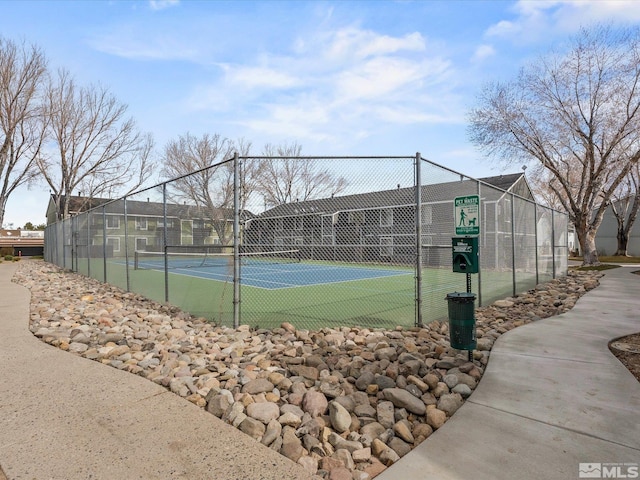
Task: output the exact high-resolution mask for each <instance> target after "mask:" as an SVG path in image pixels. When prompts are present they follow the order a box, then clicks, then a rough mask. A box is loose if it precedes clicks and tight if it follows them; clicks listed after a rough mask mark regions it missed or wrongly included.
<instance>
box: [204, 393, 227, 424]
mask: <svg viewBox="0 0 640 480" xmlns="http://www.w3.org/2000/svg"><path fill="white" fill-rule="evenodd" d="M230 406H231V401H230V400H229V397H228V396H227V395H222V394H218V395H214V396H212V397H211V398H209V395H207V412H209V413H212V414H213V415H215V416H216V417H218V418H222V415H224V412H226V411H227V408H229V407H230Z"/></svg>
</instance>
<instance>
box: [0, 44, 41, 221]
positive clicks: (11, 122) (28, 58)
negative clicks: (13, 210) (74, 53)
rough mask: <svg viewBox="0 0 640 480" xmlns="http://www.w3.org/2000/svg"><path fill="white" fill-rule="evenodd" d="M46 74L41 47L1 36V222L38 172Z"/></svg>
mask: <svg viewBox="0 0 640 480" xmlns="http://www.w3.org/2000/svg"><path fill="white" fill-rule="evenodd" d="M46 73H47V62H46V59H45V56H44V54H43V53H42V51H41V50H40V49H39V48H38V47H35V46H29V47H28V46H26V45H25V44H22V45H17V44H15V43H14V42H12V41H10V40H4V39H3V38H1V37H0V225H2V223H3V221H4V214H5V208H6V205H7V200H8V199H9V196H10V195H11V194H12V193H13V192H14V191H15V189H16V188H18V187H19V186H20V185H23V184H28V183H30V182H31V181H33V180H34V178H35V177H36V176H37V174H38V170H37V168H35V161H36V158H37V157H38V155H39V154H40V151H41V148H42V144H43V142H44V138H45V129H46V128H45V127H46V119H45V116H44V115H43V110H42V104H41V98H40V95H41V93H42V89H43V86H44V81H45V79H46Z"/></svg>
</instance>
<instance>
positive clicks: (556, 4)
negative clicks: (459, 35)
mask: <svg viewBox="0 0 640 480" xmlns="http://www.w3.org/2000/svg"><path fill="white" fill-rule="evenodd" d="M512 11H513V12H514V13H515V18H514V19H512V20H501V21H499V22H497V23H496V24H494V25H492V26H490V27H489V28H488V29H487V31H486V35H487V36H489V37H499V38H509V39H512V40H514V41H517V42H523V43H528V42H538V41H540V40H544V39H548V38H549V37H550V36H551V35H566V34H567V33H574V32H576V31H577V30H578V29H579V28H580V27H586V26H589V25H592V24H594V23H601V22H604V23H608V22H613V23H620V24H631V23H635V22H638V21H640V2H638V1H637V0H606V1H605V0H602V1H594V0H519V1H518V2H516V3H515V5H514V6H513V8H512Z"/></svg>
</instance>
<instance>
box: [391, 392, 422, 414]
mask: <svg viewBox="0 0 640 480" xmlns="http://www.w3.org/2000/svg"><path fill="white" fill-rule="evenodd" d="M382 393H383V395H384V398H385V399H387V400H389V401H390V402H392V403H393V404H394V405H395V406H396V407H398V408H406V409H407V410H408V411H410V412H411V413H415V414H416V415H424V414H425V412H426V406H425V404H424V403H423V402H422V400H420V399H419V398H417V397H415V396H414V395H412V394H411V393H409V392H407V391H406V390H403V389H401V388H387V389H386V390H383V391H382Z"/></svg>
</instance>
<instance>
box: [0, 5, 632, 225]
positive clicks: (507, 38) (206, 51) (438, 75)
mask: <svg viewBox="0 0 640 480" xmlns="http://www.w3.org/2000/svg"><path fill="white" fill-rule="evenodd" d="M598 22H607V23H611V24H614V25H625V26H628V25H639V24H640V2H638V1H637V0H565V1H560V0H544V1H537V0H529V1H522V0H521V1H480V0H478V1H462V0H460V1H455V0H451V1H436V0H434V1H411V0H398V1H383V0H377V1H363V0H362V1H349V0H340V1H314V2H305V1H294V0H290V1H278V2H275V1H203V0H201V1H195V0H140V1H125V0H111V1H100V0H92V1H80V0H78V1H55V0H47V1H29V0H20V1H12V0H0V35H1V36H2V37H4V38H6V39H11V40H14V41H17V42H22V41H25V42H27V43H28V44H36V45H38V46H40V47H41V48H42V49H43V51H44V53H45V55H46V56H47V58H48V60H49V66H50V68H51V70H52V71H55V70H57V69H58V68H64V69H66V70H68V71H69V72H70V73H71V74H72V75H73V77H74V78H75V80H76V81H77V82H78V83H79V84H82V85H87V86H89V85H101V86H104V87H106V88H108V89H109V91H110V92H111V93H112V94H113V95H114V96H115V97H116V98H117V99H118V100H119V101H120V102H122V103H124V104H126V105H127V106H128V110H127V112H128V114H129V116H130V117H132V118H133V119H134V120H135V122H136V124H137V127H138V128H139V129H140V130H141V131H142V132H150V133H151V134H152V135H153V137H154V139H155V142H156V145H157V148H158V149H159V150H160V149H162V147H163V146H164V145H165V144H166V143H167V142H168V141H170V140H172V139H176V138H177V137H178V136H179V135H184V134H186V133H190V134H192V135H196V136H201V135H203V134H205V133H209V134H219V135H221V136H223V137H227V138H230V139H238V138H244V139H246V140H248V141H250V142H252V144H253V147H254V152H253V153H256V154H257V153H259V151H260V149H261V148H262V146H264V145H265V144H267V143H269V144H274V145H277V144H281V143H285V142H288V143H290V142H297V143H298V144H299V145H301V146H302V154H303V155H314V156H315V155H327V156H329V155H331V156H342V155H344V156H356V155H372V156H381V155H394V156H399V155H403V156H404V155H406V156H413V155H415V153H416V152H420V153H421V155H422V156H423V157H424V158H427V159H429V160H432V161H434V162H436V163H438V164H440V165H444V166H446V167H448V168H450V169H453V170H455V171H458V172H461V173H464V174H465V175H468V176H471V177H475V178H480V177H486V176H492V175H499V174H500V173H503V172H504V171H505V167H504V166H503V165H496V164H494V163H491V162H489V161H488V160H485V159H483V157H482V155H481V154H480V152H479V151H477V150H476V149H475V147H474V146H473V145H472V144H471V143H470V142H469V140H468V136H467V115H468V112H469V110H470V109H471V108H472V107H473V106H474V105H475V102H476V99H477V97H478V95H479V93H480V91H481V89H482V87H483V85H485V84H487V83H488V82H493V81H506V80H510V79H512V78H514V77H515V76H516V75H517V73H518V71H519V69H520V68H522V67H523V66H526V65H527V64H529V63H531V62H535V61H536V59H537V58H538V57H539V56H540V55H543V54H545V53H546V52H548V51H550V50H551V49H558V48H560V49H561V48H562V45H564V44H566V42H567V41H568V40H569V39H570V38H571V36H572V35H575V34H576V33H577V32H578V31H579V29H580V28H581V27H589V26H590V25H593V24H595V23H598ZM518 168H519V167H517V166H511V167H509V168H508V172H507V173H512V172H513V171H514V169H515V171H518ZM48 199H49V188H48V186H46V185H45V184H44V183H42V184H38V185H35V186H33V187H31V188H30V189H27V188H26V187H25V188H21V189H19V190H18V191H16V192H15V193H14V194H13V195H12V196H11V197H10V198H9V201H8V204H7V208H6V214H5V220H4V226H13V227H14V228H17V227H21V226H23V225H24V223H26V222H27V221H30V222H32V223H34V224H40V223H45V212H46V206H47V202H48Z"/></svg>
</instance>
